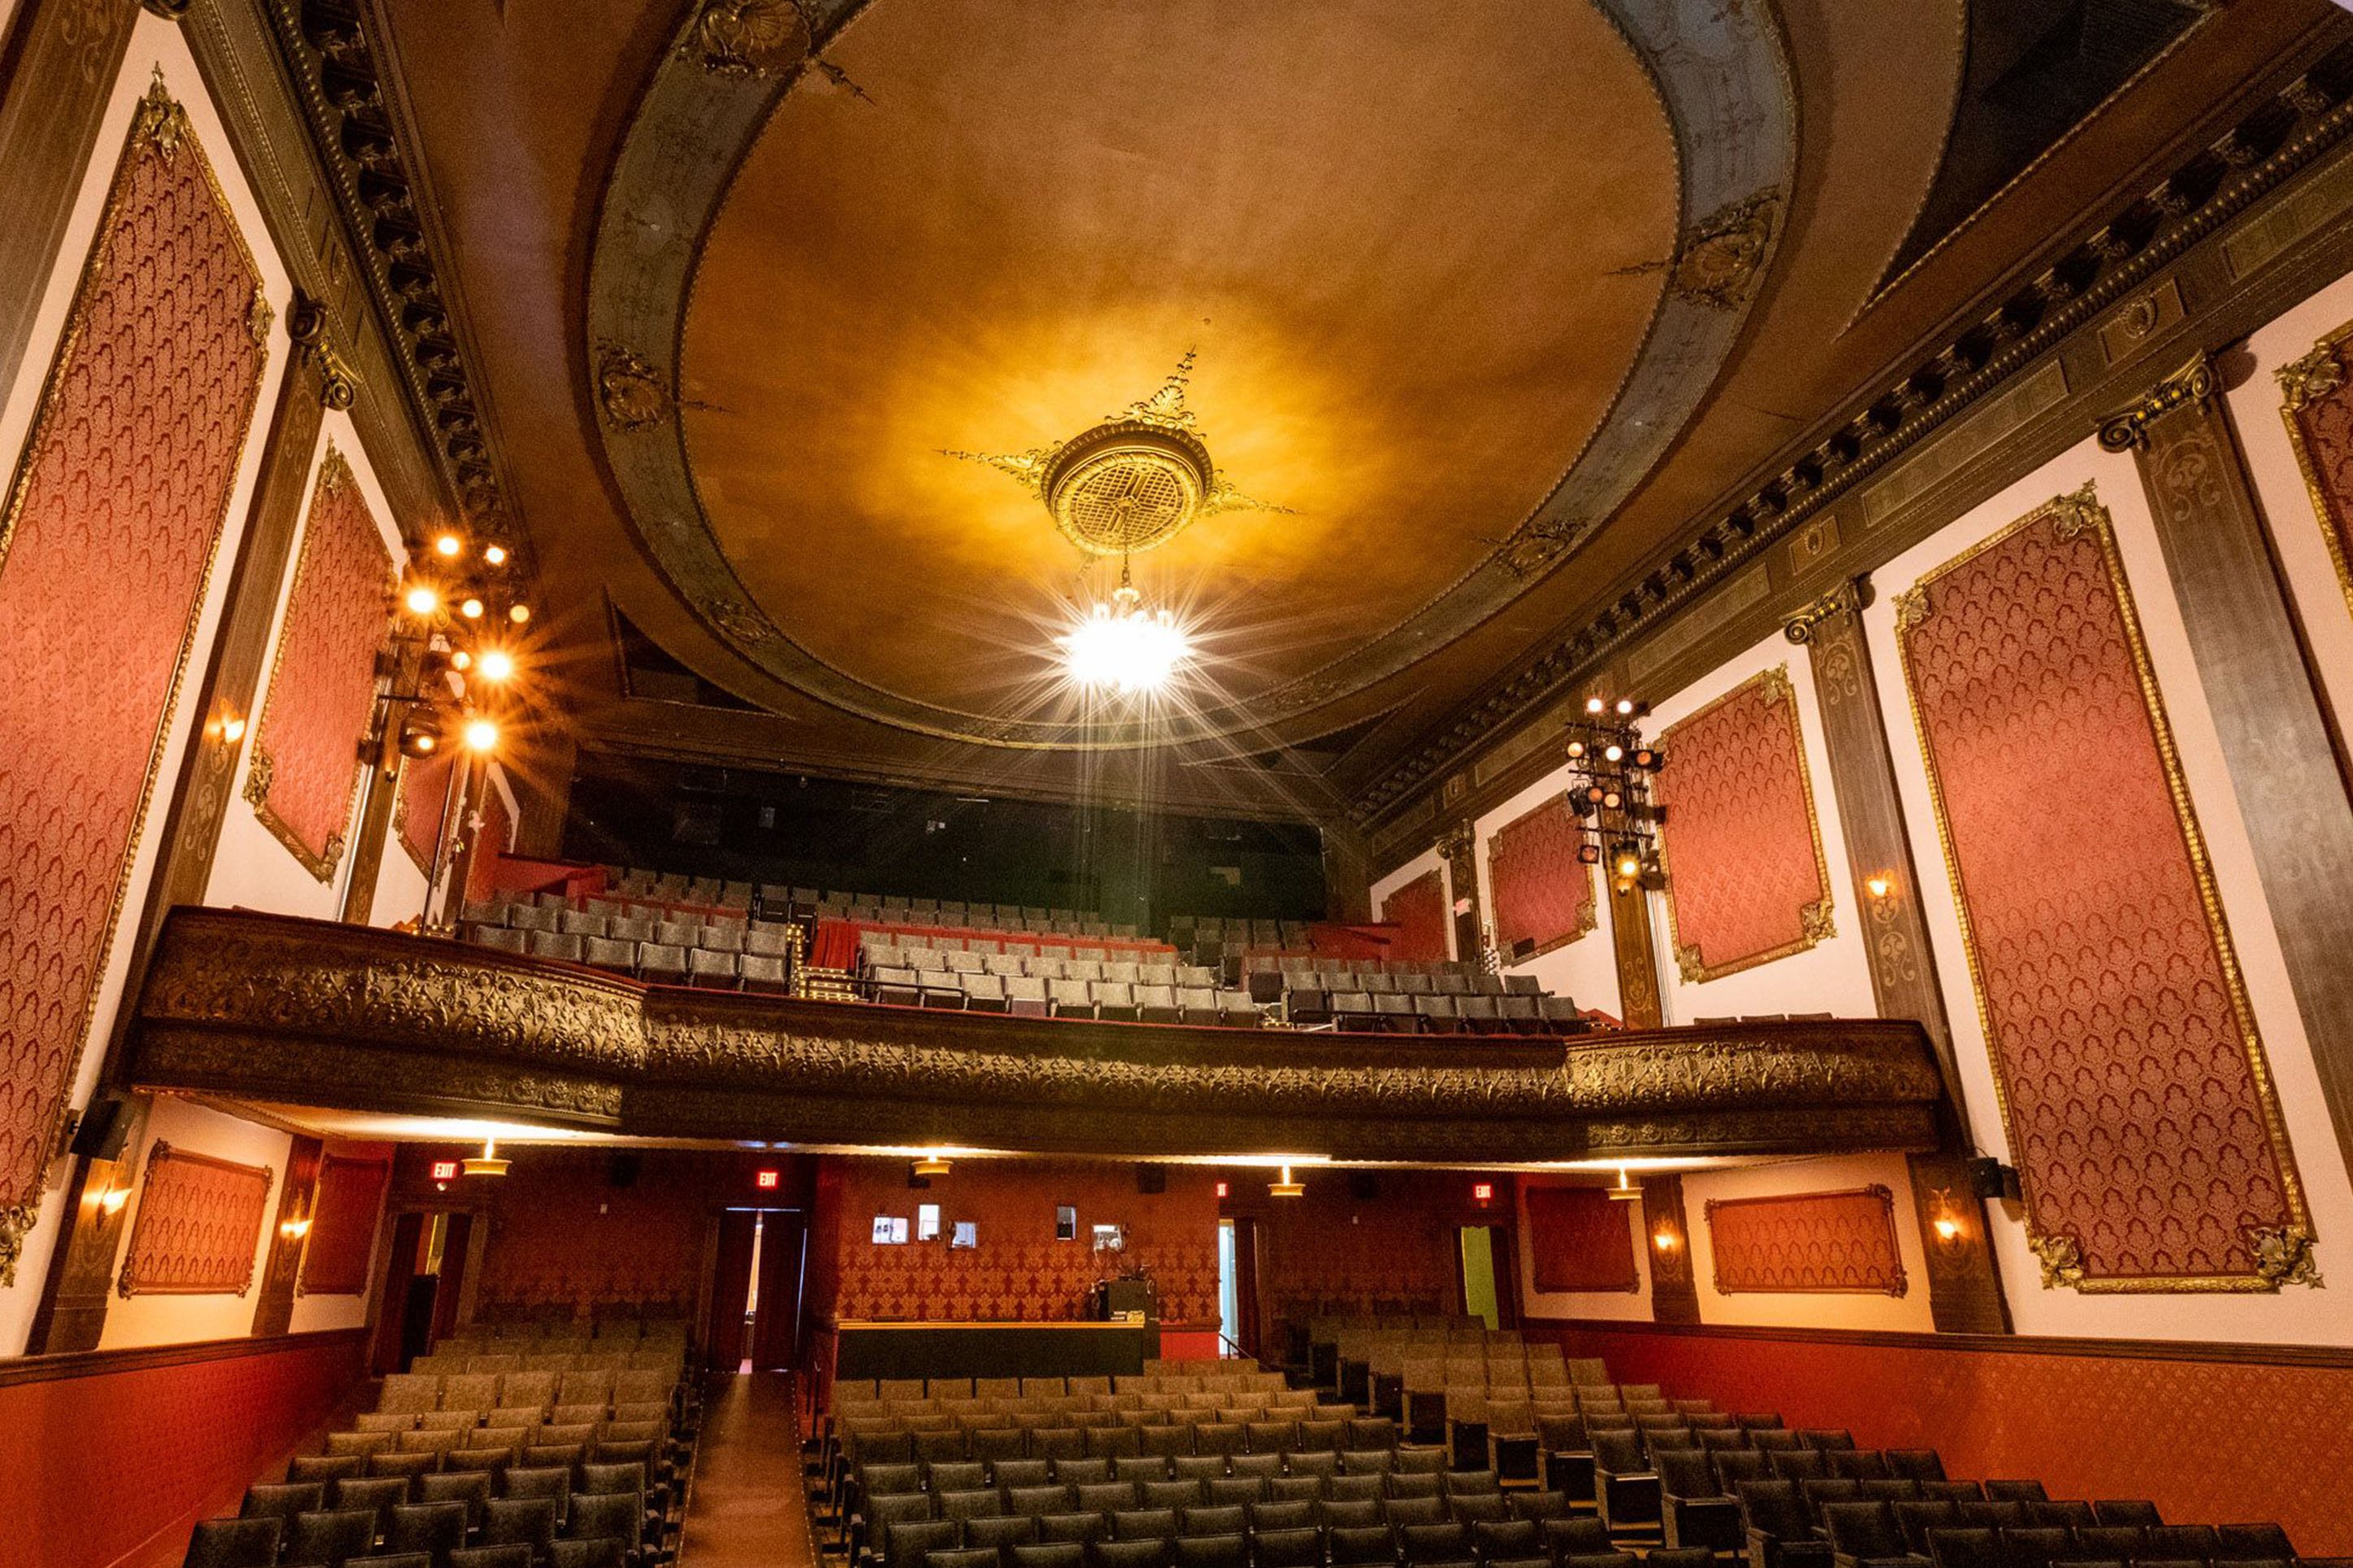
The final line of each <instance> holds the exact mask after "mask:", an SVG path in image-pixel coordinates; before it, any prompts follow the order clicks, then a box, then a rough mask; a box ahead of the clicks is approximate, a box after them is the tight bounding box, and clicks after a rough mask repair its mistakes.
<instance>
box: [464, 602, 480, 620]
mask: <svg viewBox="0 0 2353 1568" xmlns="http://www.w3.org/2000/svg"><path fill="white" fill-rule="evenodd" d="M458 613H459V615H461V616H465V617H466V618H467V619H468V620H470V621H479V620H480V619H481V618H482V601H481V600H480V599H468V600H467V601H465V603H463V604H461V605H459V606H458Z"/></svg>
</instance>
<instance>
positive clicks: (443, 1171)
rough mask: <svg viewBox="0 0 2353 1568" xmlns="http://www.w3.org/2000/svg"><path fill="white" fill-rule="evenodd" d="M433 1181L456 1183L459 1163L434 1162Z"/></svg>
mask: <svg viewBox="0 0 2353 1568" xmlns="http://www.w3.org/2000/svg"><path fill="white" fill-rule="evenodd" d="M433 1179H434V1180H435V1181H437V1182H454V1181H456V1180H457V1179H458V1162H457V1161H455V1160H436V1161H434V1162H433Z"/></svg>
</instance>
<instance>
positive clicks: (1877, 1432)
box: [1525, 1320, 2353, 1557]
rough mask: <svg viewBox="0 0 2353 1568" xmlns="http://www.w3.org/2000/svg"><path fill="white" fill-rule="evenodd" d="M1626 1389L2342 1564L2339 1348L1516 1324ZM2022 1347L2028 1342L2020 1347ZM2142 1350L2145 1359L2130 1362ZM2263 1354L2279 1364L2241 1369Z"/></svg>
mask: <svg viewBox="0 0 2353 1568" xmlns="http://www.w3.org/2000/svg"><path fill="white" fill-rule="evenodd" d="M1525 1327H1526V1329H1527V1331H1528V1333H1529V1334H1530V1336H1531V1337H1532V1338H1533V1337H1535V1336H1536V1335H1538V1334H1540V1333H1547V1332H1548V1333H1551V1334H1553V1335H1555V1336H1556V1337H1557V1338H1558V1339H1559V1341H1560V1342H1561V1345H1562V1347H1563V1348H1564V1349H1565V1350H1566V1351H1567V1353H1568V1354H1570V1355H1572V1356H1599V1357H1601V1358H1602V1359H1603V1360H1604V1361H1606V1362H1608V1363H1609V1372H1610V1375H1611V1376H1613V1377H1615V1378H1617V1379H1618V1380H1619V1381H1620V1382H1624V1383H1657V1384H1663V1385H1664V1386H1665V1387H1666V1389H1667V1391H1668V1392H1669V1393H1670V1394H1679V1395H1704V1396H1705V1397H1707V1398H1710V1399H1713V1400H1715V1402H1716V1405H1718V1406H1719V1407H1720V1408H1722V1409H1725V1410H1736V1411H1737V1410H1778V1411H1779V1412H1780V1413H1781V1415H1782V1417H1783V1419H1785V1420H1786V1421H1787V1422H1788V1424H1789V1425H1790V1426H1844V1427H1847V1428H1849V1429H1851V1430H1852V1432H1853V1433H1854V1436H1855V1441H1856V1442H1858V1443H1860V1444H1862V1445H1863V1446H1864V1447H1903V1448H1914V1447H1922V1448H1935V1449H1936V1450H1937V1451H1938V1452H1939V1453H1940V1454H1942V1455H1943V1456H1944V1460H1945V1468H1946V1470H1947V1473H1948V1474H1951V1475H1954V1476H1960V1477H1971V1478H1976V1479H1987V1478H1989V1477H2032V1478H2035V1479H2040V1480H2042V1482H2043V1484H2044V1485H2045V1486H2047V1487H2049V1488H2050V1489H2051V1495H2052V1497H2054V1498H2147V1499H2149V1500H2152V1501H2154V1502H2155V1503H2156V1504H2157V1505H2158V1509H2159V1510H2162V1511H2163V1513H2164V1515H2165V1517H2166V1519H2167V1520H2168V1521H2171V1522H2179V1523H2183V1524H2198V1523H2206V1524H2231V1523H2240V1522H2245V1521H2258V1520H2276V1521H2279V1522H2280V1523H2281V1524H2282V1525H2284V1526H2285V1527H2286V1529H2287V1532H2288V1534H2289V1536H2290V1537H2291V1538H2293V1539H2294V1541H2295V1544H2296V1548H2297V1550H2298V1551H2300V1552H2303V1553H2305V1554H2306V1555H2307V1556H2316V1557H2317V1556H2340V1555H2344V1554H2348V1553H2353V1505H2348V1501H2347V1499H2346V1492H2345V1486H2344V1477H2345V1476H2346V1474H2347V1473H2348V1470H2353V1355H2348V1354H2347V1353H2346V1352H2328V1351H2321V1352H2309V1351H2307V1352H2298V1351H2296V1350H2295V1349H2292V1348H2288V1349H2282V1350H2280V1351H2278V1352H2263V1351H2261V1350H2259V1349H2256V1348H2254V1347H2232V1348H2229V1349H2226V1348H2225V1347H2220V1346H2211V1345H2189V1344H2181V1345H2149V1346H2146V1347H2140V1346H2136V1347H2132V1349H2129V1350H2128V1349H2126V1348H2124V1347H2122V1346H2119V1345H2116V1343H2115V1342H2086V1343H2085V1344H2084V1347H2083V1348H2082V1349H2080V1350H2078V1349H2076V1348H2075V1347H2074V1346H2073V1345H2072V1344H2071V1343H2070V1342H2066V1341H2063V1340H2055V1339H2042V1338H2037V1339H2032V1340H2026V1339H2020V1340H2009V1341H2005V1340H2000V1339H1991V1338H1969V1339H1962V1338H1960V1337H1959V1336H1955V1335H1932V1334H1883V1333H1830V1332H1820V1333H1810V1334H1809V1333H1805V1332H1785V1331H1774V1330H1763V1329H1730V1330H1726V1329H1700V1330H1689V1331H1677V1330H1672V1329H1662V1328H1659V1327H1656V1326H1653V1325H1649V1324H1626V1325H1611V1324H1604V1323H1600V1322H1598V1321H1590V1320H1587V1321H1577V1322H1567V1323H1565V1322H1560V1321H1551V1322H1547V1321H1542V1320H1532V1321H1529V1322H1528V1323H1527V1324H1526V1325H1525ZM2026 1347H2031V1348H2026ZM2135 1352H2158V1353H2135ZM2266 1353H2275V1354H2276V1355H2277V1357H2278V1359H2277V1360H2258V1359H2254V1358H2256V1357H2258V1356H2263V1355H2264V1354H2266Z"/></svg>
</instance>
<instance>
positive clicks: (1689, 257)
mask: <svg viewBox="0 0 2353 1568" xmlns="http://www.w3.org/2000/svg"><path fill="white" fill-rule="evenodd" d="M1780 211H1781V193H1780V192H1779V191H1778V190H1769V191H1759V192H1757V194H1756V195H1752V196H1745V197H1743V198H1742V199H1740V200H1739V201H1736V202H1732V203H1729V204H1727V205H1725V206H1721V207H1718V208H1717V209H1716V210H1715V212H1712V213H1710V214H1708V216H1705V217H1704V218H1702V219H1701V220H1700V221H1699V222H1698V223H1696V224H1694V225H1693V226H1692V227H1691V229H1690V231H1689V232H1688V233H1686V234H1685V235H1684V236H1683V245H1682V247H1681V250H1680V252H1679V254H1678V255H1677V256H1676V258H1675V265H1674V271H1673V272H1672V287H1673V289H1674V291H1675V292H1676V293H1678V294H1680V295H1682V296H1683V298H1684V299H1686V300H1698V301H1699V302H1700V303H1701V304H1703V305H1707V306H1710V307H1712V308H1714V309H1715V310H1736V309H1737V308H1738V307H1739V306H1741V305H1742V304H1744V303H1746V300H1747V299H1748V295H1749V292H1750V290H1751V289H1754V288H1755V287H1756V283H1757V277H1758V275H1759V274H1760V272H1761V271H1762V270H1763V268H1764V263H1765V258H1766V257H1767V255H1768V254H1770V252H1771V249H1772V244H1773V228H1774V224H1775V221H1776V220H1777V219H1778V217H1779V216H1780Z"/></svg>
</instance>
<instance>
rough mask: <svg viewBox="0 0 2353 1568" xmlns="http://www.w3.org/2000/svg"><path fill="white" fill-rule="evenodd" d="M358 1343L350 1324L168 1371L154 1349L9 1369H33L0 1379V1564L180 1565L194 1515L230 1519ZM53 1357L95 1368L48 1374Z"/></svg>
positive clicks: (355, 1367)
mask: <svg viewBox="0 0 2353 1568" xmlns="http://www.w3.org/2000/svg"><path fill="white" fill-rule="evenodd" d="M361 1349H362V1336H361V1334H360V1332H359V1331H356V1330H353V1331H348V1332H342V1333H326V1334H298V1335H295V1336H293V1337H292V1338H290V1339H285V1340H271V1341H263V1342H259V1344H254V1345H248V1346H241V1347H240V1348H239V1351H238V1353H237V1354H233V1355H219V1356H211V1357H207V1358H206V1359H203V1360H196V1361H185V1362H179V1363H174V1364H166V1365H161V1366H158V1365H153V1364H149V1363H150V1358H151V1357H153V1354H154V1353H155V1352H146V1351H125V1352H102V1353H98V1354H91V1355H78V1356H74V1357H70V1358H52V1357H46V1356H45V1357H37V1358H33V1359H32V1360H30V1361H26V1362H17V1363H10V1365H9V1367H8V1369H7V1371H8V1372H11V1373H26V1374H29V1375H28V1376H27V1377H26V1381H23V1382H15V1381H0V1517H5V1519H6V1520H7V1521H8V1533H7V1538H6V1543H5V1545H0V1562H5V1563H11V1564H18V1563H23V1564H38V1565H39V1568H149V1565H151V1564H153V1565H155V1568H164V1565H170V1568H177V1565H178V1563H180V1561H181V1558H182V1556H183V1554H184V1553H185V1552H186V1550H187V1544H188V1533H189V1529H190V1527H191V1526H192V1525H193V1524H194V1523H195V1521H197V1520H199V1519H203V1518H206V1517H208V1516H211V1515H215V1514H221V1513H232V1514H233V1513H235V1512H236V1511H237V1500H238V1498H239V1497H240V1496H242V1495H243V1493H244V1491H245V1489H246V1487H247V1485H248V1483H250V1482H251V1481H252V1480H253V1479H255V1478H256V1477H258V1476H260V1475H261V1474H262V1473H263V1471H264V1470H265V1469H267V1468H269V1466H271V1465H272V1464H274V1463H277V1462H279V1461H280V1459H281V1458H282V1457H283V1456H284V1455H285V1454H287V1453H288V1452H289V1451H290V1450H291V1449H292V1448H293V1447H294V1446H295V1445H296V1444H297V1443H299V1442H301V1440H302V1438H303V1437H304V1436H305V1435H306V1434H308V1433H309V1432H310V1431H311V1429H312V1428H314V1427H316V1426H318V1425H319V1424H320V1423H321V1422H322V1421H324V1420H326V1419H327V1417H328V1416H330V1415H332V1414H333V1413H334V1410H335V1407H336V1406H337V1405H338V1404H340V1403H341V1402H342V1400H343V1397H344V1395H345V1394H348V1393H349V1392H350V1391H351V1389H352V1388H353V1386H354V1385H355V1384H357V1383H358V1382H359V1380H360V1375H361ZM166 1353H169V1352H166ZM56 1360H69V1361H70V1362H71V1363H78V1364H79V1365H80V1366H82V1367H84V1368H86V1369H87V1370H85V1371H82V1372H80V1373H79V1374H78V1375H72V1376H58V1375H54V1374H53V1369H52V1368H51V1367H49V1366H47V1365H45V1364H43V1363H49V1362H52V1361H56ZM0 1376H5V1373H0Z"/></svg>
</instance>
